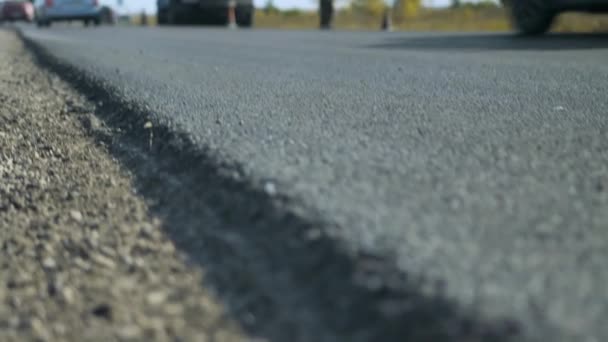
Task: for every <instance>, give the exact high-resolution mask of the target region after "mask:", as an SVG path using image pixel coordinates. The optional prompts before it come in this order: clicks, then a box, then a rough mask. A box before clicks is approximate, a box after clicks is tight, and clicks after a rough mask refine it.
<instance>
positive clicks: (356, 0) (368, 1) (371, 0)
mask: <svg viewBox="0 0 608 342" xmlns="http://www.w3.org/2000/svg"><path fill="white" fill-rule="evenodd" d="M351 7H352V9H353V12H355V13H358V14H363V15H367V16H380V15H382V13H384V11H385V9H386V4H385V3H384V0H353V1H352V2H351Z"/></svg>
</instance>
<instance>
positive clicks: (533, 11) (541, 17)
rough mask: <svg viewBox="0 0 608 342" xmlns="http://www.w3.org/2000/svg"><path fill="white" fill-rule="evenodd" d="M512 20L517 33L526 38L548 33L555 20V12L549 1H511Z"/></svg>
mask: <svg viewBox="0 0 608 342" xmlns="http://www.w3.org/2000/svg"><path fill="white" fill-rule="evenodd" d="M509 3H510V6H511V18H512V21H513V25H514V26H515V28H516V29H517V31H518V32H519V33H520V34H522V35H525V36H534V35H540V34H543V33H545V32H547V31H548V30H549V29H550V28H551V24H553V20H554V19H555V15H556V13H555V11H554V10H553V9H552V8H551V7H550V6H549V4H548V1H547V0H510V1H509Z"/></svg>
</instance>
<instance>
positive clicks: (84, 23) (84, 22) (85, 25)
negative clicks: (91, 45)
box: [82, 19, 91, 27]
mask: <svg viewBox="0 0 608 342" xmlns="http://www.w3.org/2000/svg"><path fill="white" fill-rule="evenodd" d="M82 24H83V25H84V27H89V25H90V24H91V22H90V21H89V19H85V20H83V21H82Z"/></svg>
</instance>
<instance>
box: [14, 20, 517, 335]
mask: <svg viewBox="0 0 608 342" xmlns="http://www.w3.org/2000/svg"><path fill="white" fill-rule="evenodd" d="M16 32H17V34H18V36H19V37H20V38H21V39H22V41H23V42H24V44H25V46H26V47H27V49H28V50H29V51H30V52H31V53H32V54H33V56H34V61H35V62H36V63H37V64H38V65H39V66H40V67H42V68H44V69H46V70H49V71H50V72H52V73H54V74H56V75H58V76H59V77H60V78H61V79H63V80H64V81H66V82H67V83H68V84H70V85H71V86H73V87H74V88H75V89H76V90H77V91H78V92H80V93H82V94H84V95H85V96H87V98H88V99H89V100H91V101H93V102H95V103H96V104H97V107H96V109H95V110H94V112H95V115H96V116H97V117H99V119H101V121H103V123H104V124H105V125H106V126H107V127H108V128H109V131H108V130H103V129H95V128H90V127H89V129H88V131H89V133H90V134H92V135H93V136H94V138H95V139H97V140H98V141H100V142H102V143H103V144H104V145H106V146H107V147H108V148H109V151H110V153H111V154H112V155H114V156H115V157H116V158H117V159H118V160H119V162H120V163H121V164H122V165H124V166H126V169H128V170H130V171H132V172H133V173H134V174H135V175H136V177H140V178H141V179H140V181H139V183H140V184H142V187H140V188H139V189H138V190H140V191H142V192H143V196H144V197H145V198H148V199H151V200H152V202H159V201H162V199H163V196H165V195H166V194H163V193H162V185H163V184H161V185H158V184H159V183H158V182H160V183H162V182H172V181H175V180H179V181H180V182H181V184H179V185H178V186H177V188H178V189H181V190H189V191H193V190H192V189H196V188H197V187H198V186H200V182H203V184H205V185H206V186H210V187H211V188H205V189H204V190H205V191H206V192H209V193H210V194H209V195H206V196H207V198H206V199H205V201H206V202H205V203H206V204H210V205H211V206H212V207H213V208H214V212H215V214H217V215H218V216H219V217H220V219H221V220H223V221H225V222H227V225H229V226H230V228H229V230H230V231H231V233H232V234H236V236H237V237H236V238H234V239H233V240H234V241H228V240H230V238H227V237H222V238H220V239H219V240H222V241H219V240H217V241H214V242H218V243H219V244H224V246H223V247H221V248H219V249H223V248H224V247H225V248H224V249H225V250H223V251H219V252H218V253H224V254H231V253H235V254H236V255H239V254H241V255H240V256H238V257H239V258H248V257H251V256H252V255H259V254H260V253H265V254H267V255H265V256H263V258H265V259H268V260H267V262H265V264H264V265H262V266H260V267H257V266H252V267H253V268H255V272H251V274H252V275H253V274H257V272H261V273H262V278H264V276H266V275H268V274H274V273H275V272H276V273H277V274H281V275H287V276H286V277H284V278H285V279H276V278H272V279H271V278H269V279H259V278H260V277H258V279H253V278H255V277H253V278H252V279H247V280H246V282H247V283H248V284H250V285H251V286H252V287H253V288H255V289H256V292H258V293H257V296H256V298H254V299H252V300H250V302H249V303H245V304H243V303H241V302H240V300H236V302H235V301H233V300H232V299H231V297H232V293H231V292H232V290H228V292H229V293H228V295H222V294H221V292H222V291H225V290H224V289H222V288H220V287H222V286H226V287H230V286H234V285H233V284H231V279H230V277H228V278H226V276H223V275H220V273H222V271H221V270H218V271H217V272H214V271H211V273H212V277H217V279H215V280H213V281H212V283H213V285H214V287H215V288H216V291H218V292H220V296H219V297H220V298H223V299H224V300H226V301H227V306H228V307H233V308H234V307H236V309H235V312H233V315H234V316H236V319H237V320H239V321H240V322H241V323H242V325H243V326H244V327H245V328H246V329H248V330H249V331H250V332H251V333H252V334H254V335H262V336H263V337H265V338H267V339H268V340H269V341H272V342H279V341H284V340H285V339H286V338H288V337H289V336H291V335H289V334H288V335H285V334H284V331H278V330H276V329H277V328H276V327H274V326H277V324H276V323H277V322H278V323H288V324H293V323H294V322H299V321H302V320H304V321H306V326H305V327H300V329H302V330H310V332H301V334H302V335H300V336H304V337H302V338H300V339H297V340H298V341H308V340H311V338H312V337H310V336H313V335H309V334H312V333H315V334H316V333H321V332H320V330H325V329H327V330H328V331H327V332H326V333H323V335H322V338H319V337H321V336H315V340H316V341H319V342H321V341H336V340H348V341H353V342H355V341H384V342H391V341H395V342H397V341H405V340H415V341H438V342H439V341H445V342H447V341H456V340H458V341H460V340H467V341H468V340H473V341H508V340H511V338H513V337H516V336H517V335H519V333H520V332H519V327H518V325H517V323H515V322H513V320H510V319H505V320H499V321H492V322H487V321H486V320H484V319H480V318H478V317H476V314H475V313H471V312H468V311H467V310H464V309H462V308H460V307H458V306H457V305H456V304H454V303H452V302H451V301H449V300H446V299H445V298H439V297H433V298H428V297H426V296H425V295H424V294H422V291H421V290H420V288H421V287H422V286H423V284H426V283H427V280H424V279H412V277H409V276H408V275H407V274H403V273H402V272H401V271H400V270H399V269H398V268H397V267H396V266H395V265H393V264H392V263H391V262H390V261H388V260H389V259H388V258H382V257H378V256H373V255H351V254H350V253H349V252H348V251H347V250H346V249H345V248H343V246H341V245H340V244H338V243H337V242H336V241H334V240H333V239H332V238H331V237H330V234H328V231H330V230H331V229H332V228H333V223H331V222H328V221H326V220H324V219H323V218H318V217H320V216H319V215H318V213H316V212H315V211H314V209H313V208H310V207H306V206H305V204H303V203H299V202H298V201H297V200H296V199H293V198H288V197H286V196H283V195H281V194H269V193H268V192H267V191H266V190H265V189H264V184H258V183H256V181H255V180H253V179H250V178H248V177H247V176H245V172H244V171H243V169H242V168H241V167H240V166H239V165H238V164H237V163H233V162H229V161H225V160H219V159H218V158H217V157H214V156H213V154H212V153H206V152H207V151H204V150H200V149H199V148H197V147H196V146H195V145H194V144H193V143H192V142H191V141H190V140H189V138H188V136H187V135H186V134H184V133H180V132H176V131H173V130H171V128H170V127H168V126H165V125H162V124H158V123H155V122H153V121H152V117H151V115H149V114H150V112H149V110H147V109H146V108H143V107H142V106H140V105H138V104H136V103H131V102H127V101H126V100H124V99H120V98H118V97H115V96H114V95H113V94H114V93H115V92H114V91H113V89H112V86H111V85H109V84H107V83H106V82H104V81H101V80H98V79H96V78H94V77H92V76H91V75H89V74H87V73H86V72H83V71H82V70H79V69H78V68H76V67H74V66H72V65H70V64H68V63H64V62H63V61H61V60H59V59H58V58H56V57H55V56H53V55H52V54H51V53H49V52H48V51H46V50H45V49H44V47H42V46H40V45H38V44H36V42H34V41H33V40H31V39H29V38H28V37H27V36H25V35H24V34H23V32H22V31H21V30H19V29H17V30H16ZM86 126H87V125H86V123H85V127H86ZM151 141H152V142H151ZM176 165H180V167H176ZM166 176H169V177H167V178H168V179H169V180H164V178H165V177H166ZM152 183H155V184H156V185H155V186H152V187H153V188H154V187H156V188H154V189H153V190H146V189H145V188H144V185H150V184H152ZM168 196H169V197H170V196H172V195H171V194H169V195H168ZM210 202H214V203H210ZM292 208H295V210H292ZM159 210H161V212H160V213H159V214H160V215H161V216H165V217H167V215H169V216H170V215H172V214H171V213H167V212H162V210H163V209H159ZM186 210H187V209H186ZM192 210H196V208H194V209H192ZM192 212H193V211H192ZM192 212H186V213H192ZM180 214H184V213H180ZM169 235H171V233H169ZM233 236H234V235H233ZM267 236H273V238H274V239H275V240H278V241H281V242H282V244H281V245H279V246H274V247H273V249H274V250H273V251H268V250H266V249H267V247H268V242H266V241H264V239H265V238H266V237H267ZM204 238H212V239H213V237H211V236H209V235H205V236H204ZM237 240H238V241H237ZM235 241H237V242H235ZM243 241H245V242H243ZM243 243H245V244H248V245H247V246H246V247H244V248H243V250H247V251H251V253H248V252H247V253H246V252H243V251H240V250H238V251H237V249H239V248H241V247H240V246H239V244H243ZM176 244H177V245H178V246H179V245H180V244H182V245H183V244H184V242H180V241H176ZM185 248H186V249H191V250H190V251H187V252H189V254H192V253H193V250H195V249H196V248H198V247H196V246H194V247H193V246H190V247H185ZM226 248H227V249H226ZM252 249H253V250H252ZM257 249H260V251H258V250H257ZM197 258H198V257H196V256H194V257H193V259H197ZM201 259H203V261H201V260H194V262H199V263H202V266H203V268H207V267H210V265H209V264H206V263H205V261H204V259H205V258H204V257H201ZM281 259H283V260H281ZM288 259H290V260H288ZM329 260H330V261H331V262H328V261H329ZM213 274H215V275H213ZM311 275H314V277H311ZM277 278H278V277H277ZM378 279H380V283H378ZM386 279H389V280H390V281H386ZM294 286H296V288H297V290H296V288H294ZM273 287H277V288H278V289H279V290H278V291H274V288H273ZM291 290H294V291H295V293H294V294H292V293H290V291H291ZM311 292H314V294H312V293H311ZM268 301H270V302H277V303H275V304H277V305H279V306H280V308H279V309H278V311H276V312H274V314H271V316H273V317H272V321H273V322H270V321H268V322H251V320H250V319H249V318H248V317H249V316H248V314H249V313H250V312H252V311H253V312H256V311H258V312H259V309H257V308H255V307H259V306H265V305H263V304H262V303H265V302H268ZM237 302H238V303H237ZM278 302H281V303H278ZM267 305H270V306H272V305H274V304H267ZM267 305H266V306H267ZM293 305H298V306H299V307H300V309H301V311H302V313H301V315H299V316H300V317H299V318H298V319H297V320H296V318H297V317H296V316H293V318H294V319H293V321H294V322H282V321H283V320H285V318H284V317H282V316H281V315H282V314H286V310H289V308H290V307H292V306H293ZM262 311H274V310H269V309H268V308H266V309H264V310H262ZM353 312H356V313H357V315H345V313H351V314H352V313H353ZM260 313H261V312H260ZM319 313H321V314H319ZM316 314H319V315H318V316H319V317H311V316H315V315H316ZM350 316H354V317H350ZM273 323H274V324H273ZM279 325H280V324H279ZM294 329H298V328H296V327H294ZM314 329H318V330H319V331H316V332H312V331H311V330H314ZM345 338H347V339H345Z"/></svg>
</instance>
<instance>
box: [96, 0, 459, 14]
mask: <svg viewBox="0 0 608 342" xmlns="http://www.w3.org/2000/svg"><path fill="white" fill-rule="evenodd" d="M267 1H268V0H254V3H255V5H256V6H257V7H263V6H264V5H265V4H266V2H267ZM337 1H339V2H341V1H345V0H337ZM100 2H101V3H102V4H106V5H110V6H112V8H115V9H117V10H118V12H119V13H140V12H141V11H142V10H145V11H146V13H150V14H152V13H155V12H156V0H123V2H124V4H123V6H121V7H117V6H116V4H117V0H101V1H100ZM318 2H319V1H318V0H273V3H274V5H275V6H276V7H278V8H281V9H289V8H300V9H316V8H317V5H318ZM423 3H424V4H425V5H427V6H434V7H440V6H447V5H448V4H449V3H450V0H423Z"/></svg>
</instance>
